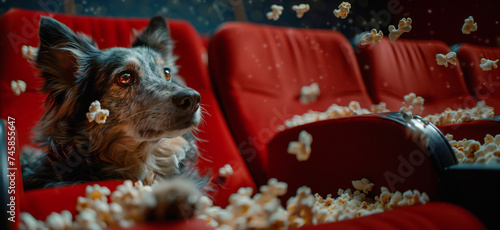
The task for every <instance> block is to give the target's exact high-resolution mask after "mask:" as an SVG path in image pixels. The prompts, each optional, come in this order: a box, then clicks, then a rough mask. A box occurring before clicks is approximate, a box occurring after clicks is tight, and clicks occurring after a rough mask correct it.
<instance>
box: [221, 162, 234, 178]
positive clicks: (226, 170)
mask: <svg viewBox="0 0 500 230" xmlns="http://www.w3.org/2000/svg"><path fill="white" fill-rule="evenodd" d="M233 173H234V171H233V168H232V167H231V165H230V164H225V165H224V166H222V167H221V168H219V176H220V177H222V178H226V177H229V176H231V175H233Z"/></svg>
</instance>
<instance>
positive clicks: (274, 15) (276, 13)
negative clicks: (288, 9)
mask: <svg viewBox="0 0 500 230" xmlns="http://www.w3.org/2000/svg"><path fill="white" fill-rule="evenodd" d="M271 9H272V10H273V11H272V12H267V14H266V16H267V19H269V20H271V19H272V20H274V21H277V20H278V19H279V18H280V15H281V14H282V12H283V6H278V5H276V4H273V5H271Z"/></svg>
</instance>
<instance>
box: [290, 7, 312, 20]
mask: <svg viewBox="0 0 500 230" xmlns="http://www.w3.org/2000/svg"><path fill="white" fill-rule="evenodd" d="M309 9H310V7H309V4H300V5H293V6H292V10H293V11H295V12H296V13H297V18H302V17H304V14H305V13H306V12H307V11H309Z"/></svg>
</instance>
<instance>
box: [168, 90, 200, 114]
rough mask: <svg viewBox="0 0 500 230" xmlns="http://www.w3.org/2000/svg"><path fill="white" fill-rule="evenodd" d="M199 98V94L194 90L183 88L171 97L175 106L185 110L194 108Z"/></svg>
mask: <svg viewBox="0 0 500 230" xmlns="http://www.w3.org/2000/svg"><path fill="white" fill-rule="evenodd" d="M200 100H201V96H200V94H199V93H198V92H196V91H195V90H183V91H181V92H178V93H176V94H175V95H174V96H173V97H172V101H173V103H174V105H175V106H177V107H178V108H180V109H183V110H187V111H193V110H195V109H196V107H197V106H198V103H200Z"/></svg>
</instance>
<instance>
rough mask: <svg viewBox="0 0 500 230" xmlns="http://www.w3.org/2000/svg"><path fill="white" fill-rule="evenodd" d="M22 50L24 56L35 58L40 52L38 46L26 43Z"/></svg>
mask: <svg viewBox="0 0 500 230" xmlns="http://www.w3.org/2000/svg"><path fill="white" fill-rule="evenodd" d="M21 52H22V54H23V57H24V58H27V59H32V60H34V59H35V56H36V54H37V53H38V48H36V47H32V46H26V45H24V46H22V47H21Z"/></svg>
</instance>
